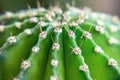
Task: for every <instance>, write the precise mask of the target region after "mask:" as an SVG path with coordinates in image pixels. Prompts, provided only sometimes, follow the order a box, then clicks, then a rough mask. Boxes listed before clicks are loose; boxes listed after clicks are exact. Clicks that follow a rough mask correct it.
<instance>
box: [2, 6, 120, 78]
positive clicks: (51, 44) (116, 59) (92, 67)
mask: <svg viewBox="0 0 120 80" xmlns="http://www.w3.org/2000/svg"><path fill="white" fill-rule="evenodd" d="M0 23H1V24H0V80H120V27H119V26H120V21H119V18H118V17H117V16H111V15H107V14H103V13H97V12H92V10H91V9H88V8H84V9H79V8H75V7H73V6H68V10H66V11H62V10H61V9H60V8H59V7H58V6H56V7H51V8H50V9H48V10H46V9H44V8H42V7H39V8H37V9H29V10H26V11H20V12H18V13H15V14H14V13H12V12H6V14H5V15H2V16H0Z"/></svg>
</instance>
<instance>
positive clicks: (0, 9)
mask: <svg viewBox="0 0 120 80" xmlns="http://www.w3.org/2000/svg"><path fill="white" fill-rule="evenodd" d="M39 2H40V3H41V5H42V6H44V7H46V8H48V6H49V5H54V4H55V3H59V4H60V6H61V7H65V4H66V3H69V4H72V2H75V5H76V6H77V7H84V6H87V7H90V8H92V9H93V10H95V11H99V12H105V13H109V14H114V15H120V0H39ZM28 4H29V5H31V7H32V8H35V7H36V0H0V13H1V14H2V13H4V12H6V11H13V12H16V11H19V10H23V9H27V5H28Z"/></svg>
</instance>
